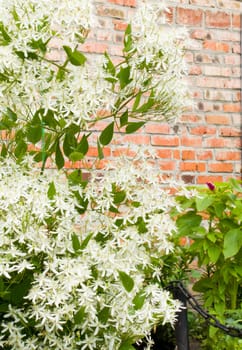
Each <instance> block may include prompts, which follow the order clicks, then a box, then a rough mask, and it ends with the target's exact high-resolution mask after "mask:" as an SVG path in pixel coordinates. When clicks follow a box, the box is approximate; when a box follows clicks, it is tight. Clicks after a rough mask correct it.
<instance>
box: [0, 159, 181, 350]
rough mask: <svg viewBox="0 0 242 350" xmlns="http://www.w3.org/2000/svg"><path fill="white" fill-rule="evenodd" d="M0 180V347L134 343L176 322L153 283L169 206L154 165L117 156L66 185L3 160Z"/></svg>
mask: <svg viewBox="0 0 242 350" xmlns="http://www.w3.org/2000/svg"><path fill="white" fill-rule="evenodd" d="M33 175H34V176H33ZM0 178H1V196H0V203H1V205H0V208H1V209H0V218H1V241H0V251H1V261H0V301H1V304H0V311H1V312H2V313H3V314H4V317H3V318H2V321H1V324H0V334H1V336H0V348H1V349H4V350H6V349H24V350H28V349H31V350H32V349H41V350H43V349H55V350H57V349H63V350H64V349H65V350H66V349H103V350H104V349H105V350H106V349H122V350H125V349H133V347H132V344H133V343H135V342H136V341H137V340H139V339H141V338H143V337H147V339H149V333H150V330H151V328H152V326H153V325H154V324H156V323H158V322H163V323H166V322H172V323H173V322H174V320H175V313H176V312H177V311H178V310H179V307H180V306H179V303H178V302H177V301H175V300H172V298H171V296H170V295H169V293H168V292H167V291H164V290H162V288H161V286H160V280H161V279H162V257H163V256H164V255H166V254H168V253H169V252H171V251H172V249H173V248H172V244H171V243H170V242H169V237H170V236H171V235H172V233H173V231H174V230H175V226H174V223H173V222H172V221H171V219H170V217H169V211H170V209H171V208H172V206H174V202H173V199H172V198H171V196H170V195H169V194H168V193H167V192H166V191H165V190H163V189H162V188H161V179H160V177H159V172H158V171H156V170H155V169H154V168H153V166H152V165H150V166H149V164H147V162H145V164H144V161H142V159H140V156H138V155H137V157H136V159H135V162H133V161H128V160H127V159H120V160H118V161H117V163H115V164H113V165H110V166H109V168H108V169H107V171H105V172H104V173H103V174H100V173H99V172H94V173H93V174H92V176H91V179H90V181H89V182H88V184H86V186H84V187H83V186H74V187H72V191H70V190H69V188H68V184H67V182H66V181H63V178H62V176H60V174H55V175H52V176H50V174H48V176H47V175H46V176H45V175H41V176H38V175H37V174H36V173H33V170H30V169H29V168H28V167H27V166H26V165H25V167H21V166H20V165H16V164H15V163H14V162H13V161H10V160H6V161H5V162H4V163H2V166H1V170H0ZM147 346H148V347H147V348H150V346H151V342H150V341H149V340H148V345H147Z"/></svg>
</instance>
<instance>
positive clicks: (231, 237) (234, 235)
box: [223, 228, 242, 259]
mask: <svg viewBox="0 0 242 350" xmlns="http://www.w3.org/2000/svg"><path fill="white" fill-rule="evenodd" d="M241 247H242V229H241V228H237V229H232V230H229V231H228V232H227V233H226V234H225V237H224V247H223V253H224V257H225V259H228V258H231V257H232V256H235V255H236V254H237V253H238V252H239V250H240V248H241Z"/></svg>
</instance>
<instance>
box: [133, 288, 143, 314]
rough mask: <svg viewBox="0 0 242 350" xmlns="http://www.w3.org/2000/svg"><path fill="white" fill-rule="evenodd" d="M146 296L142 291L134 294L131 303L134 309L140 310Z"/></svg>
mask: <svg viewBox="0 0 242 350" xmlns="http://www.w3.org/2000/svg"><path fill="white" fill-rule="evenodd" d="M145 299H146V296H145V293H144V291H140V292H139V293H137V294H136V296H135V297H134V299H133V304H134V308H135V310H140V309H142V307H143V305H144V302H145Z"/></svg>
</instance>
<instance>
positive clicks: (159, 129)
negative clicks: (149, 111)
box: [145, 123, 170, 134]
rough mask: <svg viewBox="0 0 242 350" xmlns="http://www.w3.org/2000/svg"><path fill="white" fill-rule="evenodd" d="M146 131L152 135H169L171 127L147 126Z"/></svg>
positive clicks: (162, 125)
mask: <svg viewBox="0 0 242 350" xmlns="http://www.w3.org/2000/svg"><path fill="white" fill-rule="evenodd" d="M145 131H146V132H147V133H151V134H153V133H154V134H169V132H170V126H169V125H167V124H158V123H157V124H147V125H146V126H145Z"/></svg>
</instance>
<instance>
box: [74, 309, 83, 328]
mask: <svg viewBox="0 0 242 350" xmlns="http://www.w3.org/2000/svg"><path fill="white" fill-rule="evenodd" d="M84 317H85V306H81V308H80V309H79V311H78V312H77V313H76V314H75V315H74V321H75V324H81V323H82V322H83V320H84Z"/></svg>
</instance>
